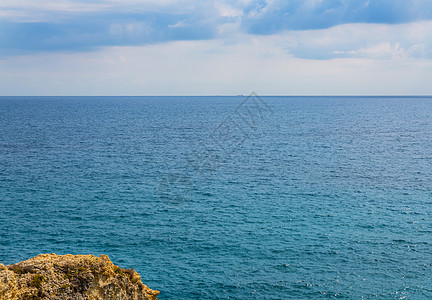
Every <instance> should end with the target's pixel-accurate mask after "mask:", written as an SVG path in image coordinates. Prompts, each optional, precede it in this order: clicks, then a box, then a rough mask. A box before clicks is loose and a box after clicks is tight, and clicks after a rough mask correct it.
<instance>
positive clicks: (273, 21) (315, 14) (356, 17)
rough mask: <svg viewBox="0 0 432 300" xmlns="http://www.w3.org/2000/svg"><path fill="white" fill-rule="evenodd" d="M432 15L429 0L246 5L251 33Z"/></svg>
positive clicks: (277, 0)
mask: <svg viewBox="0 0 432 300" xmlns="http://www.w3.org/2000/svg"><path fill="white" fill-rule="evenodd" d="M431 18H432V2H431V1H428V0H350V1H347V0H292V1H283V0H259V1H253V2H252V3H250V4H249V5H248V6H247V7H246V8H245V13H244V18H243V20H242V24H243V28H244V30H245V31H247V32H248V33H252V34H274V33H277V32H280V31H284V30H310V29H323V28H329V27H332V26H336V25H340V24H349V23H381V24H400V23H406V22H414V21H420V20H430V19H431Z"/></svg>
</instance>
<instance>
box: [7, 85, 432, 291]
mask: <svg viewBox="0 0 432 300" xmlns="http://www.w3.org/2000/svg"><path fill="white" fill-rule="evenodd" d="M41 253H56V254H69V253H70V254H93V255H97V256H98V255H100V254H106V255H109V257H110V258H111V260H112V261H113V262H114V264H116V265H119V266H120V267H122V268H134V269H135V270H136V271H137V272H139V273H140V275H141V277H142V281H143V282H144V283H145V284H146V285H148V286H149V287H150V288H152V289H156V290H159V291H160V295H159V299H327V298H339V299H432V98H431V97H393V96H389V97H366V96H365V97H292V96H291V97H283V96H279V97H269V96H262V97H260V96H259V95H257V94H255V93H253V94H251V95H249V96H247V95H245V96H242V95H239V96H232V97H228V96H208V97H200V96H195V97H0V262H1V263H3V264H13V263H17V262H19V261H22V260H26V259H29V258H31V257H34V256H36V255H38V254H41Z"/></svg>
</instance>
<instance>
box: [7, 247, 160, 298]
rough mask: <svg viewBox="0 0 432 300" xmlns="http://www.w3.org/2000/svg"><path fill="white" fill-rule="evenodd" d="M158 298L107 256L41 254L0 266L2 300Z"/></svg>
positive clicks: (133, 274) (138, 279) (135, 274)
mask: <svg viewBox="0 0 432 300" xmlns="http://www.w3.org/2000/svg"><path fill="white" fill-rule="evenodd" d="M158 294H159V291H155V290H151V289H150V288H148V287H147V286H146V285H145V284H143V283H142V282H141V277H140V275H139V274H138V273H137V272H135V271H134V270H133V269H122V268H120V267H117V266H115V265H114V264H113V263H112V262H111V260H110V259H109V257H108V256H106V255H101V256H100V257H96V256H94V255H70V254H68V255H56V254H41V255H38V256H36V257H34V258H32V259H29V260H26V261H23V262H20V263H18V264H15V265H9V266H5V265H3V264H0V300H29V299H50V300H51V299H58V300H60V299H62V300H68V299H71V300H72V299H73V300H108V299H109V300H116V299H131V300H132V299H134V300H144V299H145V300H147V299H148V300H154V299H157V295H158Z"/></svg>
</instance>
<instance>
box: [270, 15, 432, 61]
mask: <svg viewBox="0 0 432 300" xmlns="http://www.w3.org/2000/svg"><path fill="white" fill-rule="evenodd" d="M273 36H275V37H279V40H280V47H281V48H284V49H285V50H286V51H287V52H289V53H292V54H293V55H295V56H297V57H301V58H307V59H334V58H349V57H363V58H371V59H403V58H408V57H409V58H428V59H432V51H431V50H432V21H423V22H416V23H408V24H398V25H387V24H364V23H361V24H344V25H338V26H335V27H331V28H328V29H319V30H305V31H284V32H281V33H278V34H275V35H273Z"/></svg>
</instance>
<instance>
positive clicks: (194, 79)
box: [0, 35, 432, 95]
mask: <svg viewBox="0 0 432 300" xmlns="http://www.w3.org/2000/svg"><path fill="white" fill-rule="evenodd" d="M285 38H286V37H284V36H281V35H278V36H265V37H263V36H250V35H237V36H235V37H234V36H232V37H231V39H232V40H229V39H219V40H210V41H178V42H168V43H164V44H156V45H151V46H142V47H110V48H105V49H103V50H101V51H99V52H90V53H73V54H65V53H54V54H49V55H48V54H39V55H33V56H15V57H9V58H3V59H2V60H0V70H1V71H0V90H2V92H3V94H28V95H60V94H66V95H192V94H195V95H203V94H204V95H212V94H247V93H248V92H250V91H252V90H254V91H256V92H257V93H259V94H285V95H292V94H294V95H320V94H324V95H329V94H330V95H331V94H431V93H432V87H431V85H430V83H429V80H428V78H429V74H430V73H431V71H432V61H430V60H426V59H413V58H410V57H409V56H407V55H406V56H403V57H401V58H398V59H387V58H386V59H381V58H373V59H372V58H369V57H362V58H352V57H351V58H338V59H331V60H310V59H299V58H296V57H294V56H293V55H292V54H290V53H289V52H287V51H286V49H284V48H283V47H282V45H283V43H284V39H285ZM290 43H291V42H288V44H290ZM419 47H420V46H419ZM365 49H366V48H365ZM396 49H398V48H397V47H396ZM365 51H366V52H367V51H369V52H371V53H382V52H384V53H386V52H387V51H389V52H391V53H392V51H394V45H392V44H389V45H382V46H380V47H377V48H374V47H372V48H370V49H369V48H368V49H366V50H365ZM52 61H56V64H52V63H51V62H52ZM17 91H18V92H17Z"/></svg>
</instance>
